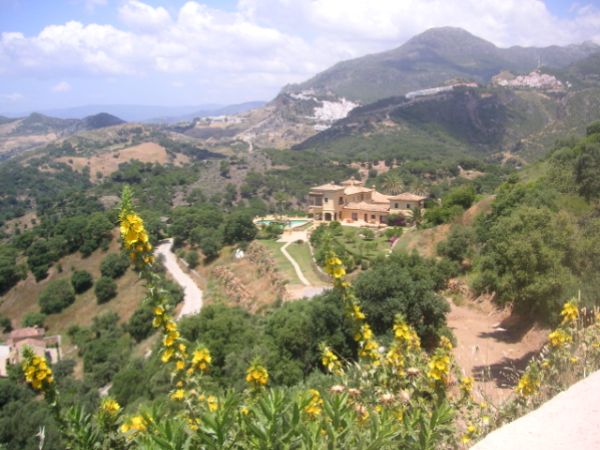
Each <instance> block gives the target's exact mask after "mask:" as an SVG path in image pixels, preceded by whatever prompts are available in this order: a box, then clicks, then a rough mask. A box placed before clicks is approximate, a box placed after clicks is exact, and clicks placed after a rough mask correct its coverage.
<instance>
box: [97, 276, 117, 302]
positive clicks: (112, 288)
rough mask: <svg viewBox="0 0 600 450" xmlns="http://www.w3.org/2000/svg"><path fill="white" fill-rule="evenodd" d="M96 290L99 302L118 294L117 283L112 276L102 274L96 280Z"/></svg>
mask: <svg viewBox="0 0 600 450" xmlns="http://www.w3.org/2000/svg"><path fill="white" fill-rule="evenodd" d="M94 292H95V293H96V300H97V301H98V304H102V303H106V302H107V301H109V300H111V299H112V298H114V297H116V296H117V283H115V282H114V280H113V279H112V278H109V277H105V276H102V277H100V278H98V281H96V286H95V287H94Z"/></svg>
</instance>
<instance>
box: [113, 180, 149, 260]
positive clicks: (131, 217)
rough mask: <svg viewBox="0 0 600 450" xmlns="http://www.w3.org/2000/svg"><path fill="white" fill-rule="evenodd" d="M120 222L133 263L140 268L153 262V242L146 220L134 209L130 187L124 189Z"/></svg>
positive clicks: (122, 236)
mask: <svg viewBox="0 0 600 450" xmlns="http://www.w3.org/2000/svg"><path fill="white" fill-rule="evenodd" d="M119 222H120V227H119V230H120V232H121V239H122V241H123V246H124V248H125V250H127V252H128V253H129V259H130V260H131V262H132V264H134V265H135V266H136V267H138V268H140V267H143V266H148V265H151V264H153V263H154V255H153V254H152V244H150V241H149V238H148V232H147V231H146V228H145V227H144V221H143V220H142V218H141V217H140V216H139V215H137V214H136V213H135V212H134V211H133V205H132V199H131V191H130V190H129V189H128V188H126V189H125V190H124V191H123V198H122V200H121V211H120V212H119Z"/></svg>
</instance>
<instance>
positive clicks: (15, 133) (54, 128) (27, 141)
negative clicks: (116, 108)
mask: <svg viewBox="0 0 600 450" xmlns="http://www.w3.org/2000/svg"><path fill="white" fill-rule="evenodd" d="M123 123H125V121H124V120H122V119H120V118H118V117H115V116H113V115H111V114H108V113H99V114H95V115H92V116H87V117H84V118H83V119H61V118H58V117H50V116H46V115H44V114H40V113H32V114H30V115H29V116H27V117H24V118H20V119H7V120H0V159H5V158H7V157H9V156H11V155H14V154H16V153H19V152H22V151H26V150H29V149H32V148H35V147H38V146H41V145H46V144H48V143H50V142H52V141H54V140H56V139H60V138H64V137H67V136H70V135H73V134H75V133H78V132H80V131H89V130H96V129H100V128H106V127H111V126H114V125H120V124H123Z"/></svg>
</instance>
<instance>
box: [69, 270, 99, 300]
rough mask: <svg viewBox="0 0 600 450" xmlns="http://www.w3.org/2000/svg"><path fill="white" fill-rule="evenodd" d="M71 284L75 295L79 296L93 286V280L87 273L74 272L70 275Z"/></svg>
mask: <svg viewBox="0 0 600 450" xmlns="http://www.w3.org/2000/svg"><path fill="white" fill-rule="evenodd" d="M71 284H72V285H73V289H74V290H75V293H77V294H81V293H83V292H85V291H87V290H88V289H89V288H91V287H92V286H93V285H94V279H93V278H92V275H91V274H90V273H89V272H87V271H85V270H76V271H75V272H73V275H71Z"/></svg>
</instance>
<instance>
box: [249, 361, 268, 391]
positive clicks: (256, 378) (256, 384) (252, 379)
mask: <svg viewBox="0 0 600 450" xmlns="http://www.w3.org/2000/svg"><path fill="white" fill-rule="evenodd" d="M246 382H247V383H248V384H249V385H250V386H251V387H252V388H254V389H259V388H261V387H264V386H266V385H267V383H268V382H269V372H267V369H265V368H264V367H263V366H262V365H260V364H259V363H257V362H255V363H253V364H252V365H251V366H250V367H248V370H246Z"/></svg>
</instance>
